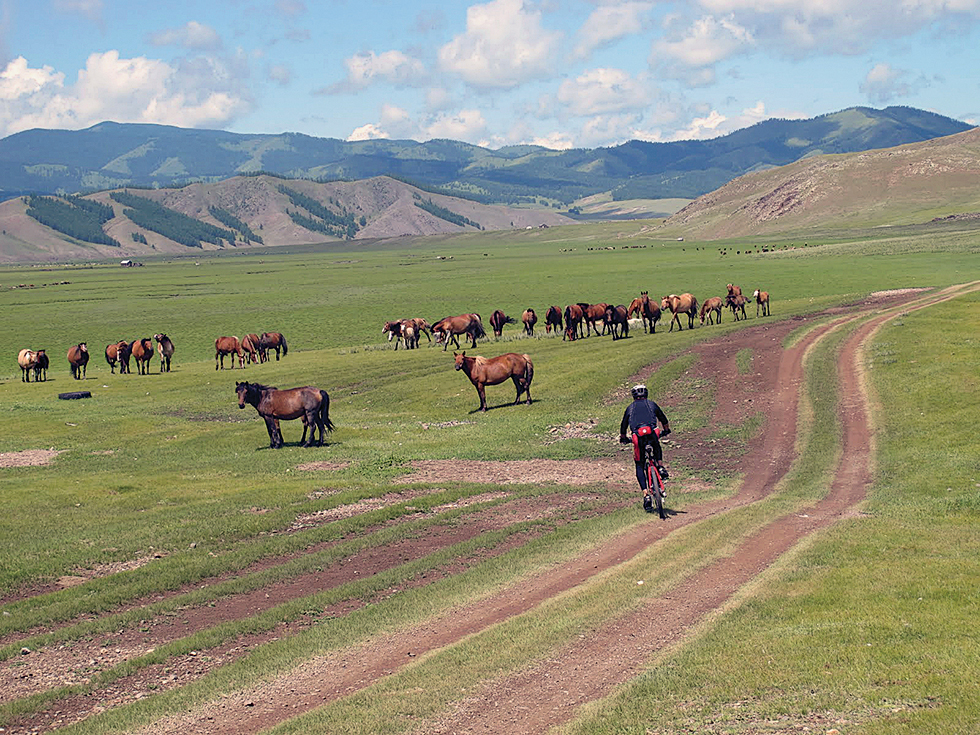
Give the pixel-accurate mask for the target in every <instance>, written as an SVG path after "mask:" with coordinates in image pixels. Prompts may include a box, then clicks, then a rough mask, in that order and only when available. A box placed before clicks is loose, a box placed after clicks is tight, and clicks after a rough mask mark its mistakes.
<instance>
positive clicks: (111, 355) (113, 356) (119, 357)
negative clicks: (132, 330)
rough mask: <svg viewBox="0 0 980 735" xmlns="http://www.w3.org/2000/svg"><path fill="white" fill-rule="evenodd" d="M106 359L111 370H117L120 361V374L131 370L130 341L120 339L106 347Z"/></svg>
mask: <svg viewBox="0 0 980 735" xmlns="http://www.w3.org/2000/svg"><path fill="white" fill-rule="evenodd" d="M105 361H106V362H107V363H109V372H111V373H115V372H116V363H117V362H118V363H119V374H120V375H123V374H124V373H128V372H129V342H127V341H126V340H124V339H123V340H119V341H118V342H115V343H113V344H111V345H106V347H105Z"/></svg>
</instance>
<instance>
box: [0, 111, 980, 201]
mask: <svg viewBox="0 0 980 735" xmlns="http://www.w3.org/2000/svg"><path fill="white" fill-rule="evenodd" d="M968 127H969V126H968V125H966V124H965V123H962V122H959V121H957V120H953V119H950V118H948V117H943V116H941V115H936V114H934V113H930V112H925V111H922V110H916V109H913V108H908V107H889V108H886V109H884V110H875V109H871V108H864V107H855V108H849V109H846V110H842V111H840V112H836V113H832V114H828V115H822V116H819V117H816V118H812V119H809V120H767V121H765V122H761V123H758V124H756V125H753V126H751V127H748V128H745V129H743V130H738V131H735V132H733V133H731V134H729V135H725V136H722V137H719V138H714V139H711V140H689V141H676V142H669V143H650V142H644V141H637V140H634V141H630V142H627V143H624V144H622V145H618V146H613V147H609V148H596V149H581V148H579V149H572V150H566V151H554V150H548V149H545V148H540V147H537V146H510V147H505V148H500V149H498V150H491V149H488V148H481V147H479V146H475V145H470V144H468V143H462V142H459V141H453V140H430V141H426V142H424V143H418V142H415V141H410V140H368V141H342V140H337V139H330V138H315V137H311V136H308V135H301V134H297V133H283V134H280V135H245V134H237V133H229V132H225V131H219V130H191V129H183V128H176V127H168V126H163V125H144V124H118V123H112V122H105V123H100V124H98V125H95V126H93V127H90V128H87V129H85V130H28V131H24V132H21V133H17V134H14V135H11V136H8V137H7V138H4V139H2V140H0V186H2V188H0V196H3V197H6V198H12V197H16V196H19V195H21V194H25V193H42V194H54V193H59V192H61V193H72V192H85V191H95V190H101V189H113V188H121V187H127V186H130V187H132V186H140V187H172V186H175V185H183V184H186V183H188V182H194V181H201V182H212V183H213V182H217V181H221V180H224V179H227V178H231V177H234V176H236V175H241V174H254V173H257V172H271V173H275V174H279V175H284V176H289V177H292V178H310V179H317V180H346V181H356V180H361V179H369V178H373V177H376V176H383V175H388V176H393V177H397V178H401V179H403V180H406V181H408V182H413V183H414V182H417V183H419V184H420V185H422V186H423V187H425V188H431V187H439V188H442V189H446V190H447V191H448V192H449V193H457V194H461V195H464V196H468V197H471V198H475V199H478V200H479V201H482V202H484V203H491V202H497V203H505V204H516V203H522V204H526V203H542V202H543V203H547V204H563V205H566V206H567V205H571V204H572V203H574V202H575V201H577V200H579V199H581V198H583V197H588V196H591V195H595V194H600V193H610V194H611V196H612V198H613V199H614V200H630V199H668V198H684V199H692V198H694V197H696V196H699V195H701V194H705V193H707V192H709V191H712V190H714V189H716V188H718V187H719V186H722V185H723V184H725V183H727V182H728V181H730V180H731V179H733V178H735V177H737V176H740V175H742V174H745V173H749V172H751V171H757V170H761V169H765V168H771V167H775V166H781V165H784V164H787V163H792V162H794V161H797V160H800V159H804V158H807V157H809V156H814V155H820V154H826V153H846V152H852V151H863V150H869V149H875V148H884V147H892V146H896V145H900V144H904V143H912V142H917V141H923V140H929V139H932V138H937V137H941V136H946V135H951V134H953V133H958V132H962V131H963V130H966V129H967V128H968Z"/></svg>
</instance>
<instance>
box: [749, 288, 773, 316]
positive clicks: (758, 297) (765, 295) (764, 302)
mask: <svg viewBox="0 0 980 735" xmlns="http://www.w3.org/2000/svg"><path fill="white" fill-rule="evenodd" d="M752 296H754V297H755V315H756V316H759V307H762V316H769V292H768V291H760V290H759V289H756V290H755V293H754V294H752Z"/></svg>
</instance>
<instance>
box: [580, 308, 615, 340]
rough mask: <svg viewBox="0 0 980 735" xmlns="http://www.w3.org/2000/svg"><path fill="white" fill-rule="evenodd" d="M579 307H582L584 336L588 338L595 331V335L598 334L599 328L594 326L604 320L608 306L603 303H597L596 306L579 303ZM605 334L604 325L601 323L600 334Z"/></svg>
mask: <svg viewBox="0 0 980 735" xmlns="http://www.w3.org/2000/svg"><path fill="white" fill-rule="evenodd" d="M579 306H581V307H582V320H583V321H584V322H585V336H586V337H588V336H589V335H591V334H592V332H593V331H595V333H596V334H599V327H598V326H596V325H597V324H599V323H600V322H603V320H604V319H605V318H606V307H607V306H609V304H606V303H603V302H599V303H598V304H582V303H580V304H579ZM605 333H606V325H605V323H603V325H602V334H605Z"/></svg>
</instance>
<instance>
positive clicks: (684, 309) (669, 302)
mask: <svg viewBox="0 0 980 735" xmlns="http://www.w3.org/2000/svg"><path fill="white" fill-rule="evenodd" d="M660 308H661V309H663V310H664V311H666V310H667V309H670V311H671V313H672V314H673V315H674V318H673V319H671V320H670V331H671V332H673V331H674V322H677V328H678V329H681V330H683V329H684V325H683V324H681V314H687V327H688V329H694V319H695V318H696V317H697V315H698V300H697V299H696V298H694V294H689V293H682V294H681V295H680V296H678V295H677V294H675V293H672V294H671V295H670V296H664V297H663V300H662V301H661V302H660Z"/></svg>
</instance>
